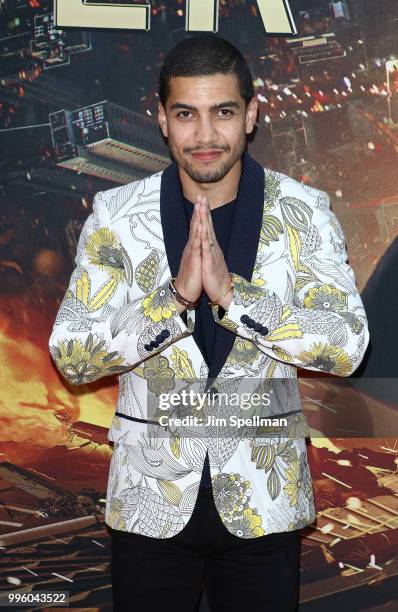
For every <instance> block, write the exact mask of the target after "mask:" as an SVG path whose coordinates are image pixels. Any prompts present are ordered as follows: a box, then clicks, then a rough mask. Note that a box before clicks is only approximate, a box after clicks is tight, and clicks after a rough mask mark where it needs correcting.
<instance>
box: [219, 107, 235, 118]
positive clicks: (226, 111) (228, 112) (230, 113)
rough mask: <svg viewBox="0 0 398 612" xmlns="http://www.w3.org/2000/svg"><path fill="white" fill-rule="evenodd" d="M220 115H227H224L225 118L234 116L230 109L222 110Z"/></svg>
mask: <svg viewBox="0 0 398 612" xmlns="http://www.w3.org/2000/svg"><path fill="white" fill-rule="evenodd" d="M219 112H220V113H227V114H223V115H222V116H223V117H229V116H230V115H233V112H232V111H231V110H230V109H229V108H221V109H220V110H219Z"/></svg>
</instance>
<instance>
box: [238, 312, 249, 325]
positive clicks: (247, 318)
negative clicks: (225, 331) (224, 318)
mask: <svg viewBox="0 0 398 612" xmlns="http://www.w3.org/2000/svg"><path fill="white" fill-rule="evenodd" d="M240 320H241V321H242V323H247V322H248V321H250V318H249V317H248V316H247V315H246V314H244V315H242V316H241V318H240Z"/></svg>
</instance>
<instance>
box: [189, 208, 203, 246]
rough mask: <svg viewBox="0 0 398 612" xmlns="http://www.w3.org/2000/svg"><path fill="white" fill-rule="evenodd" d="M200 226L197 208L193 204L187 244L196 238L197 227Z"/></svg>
mask: <svg viewBox="0 0 398 612" xmlns="http://www.w3.org/2000/svg"><path fill="white" fill-rule="evenodd" d="M200 224H201V219H200V214H199V206H198V205H197V204H195V207H194V211H193V213H192V217H191V222H190V225H189V238H188V242H190V241H192V240H193V239H194V238H195V236H196V231H197V226H198V225H200Z"/></svg>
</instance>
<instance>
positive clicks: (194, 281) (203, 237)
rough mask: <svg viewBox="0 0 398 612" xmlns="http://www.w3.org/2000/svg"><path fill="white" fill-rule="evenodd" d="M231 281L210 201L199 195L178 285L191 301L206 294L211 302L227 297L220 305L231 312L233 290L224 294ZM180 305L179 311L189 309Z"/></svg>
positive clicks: (177, 279)
mask: <svg viewBox="0 0 398 612" xmlns="http://www.w3.org/2000/svg"><path fill="white" fill-rule="evenodd" d="M229 282H230V275H229V272H228V268H227V266H226V263H225V259H224V255H223V252H222V250H221V248H220V245H219V244H218V241H217V237H216V234H215V231H214V227H213V221H212V218H211V211H210V204H209V201H208V199H207V198H206V197H205V196H201V195H198V196H197V198H196V203H195V208H194V212H193V215H192V219H191V223H190V229H189V237H188V241H187V244H186V245H185V248H184V251H183V254H182V257H181V264H180V269H179V272H178V274H177V277H176V279H175V282H174V285H175V287H176V289H177V290H178V292H179V293H181V295H182V296H183V297H185V298H186V299H188V300H190V301H196V300H198V299H199V298H200V295H201V293H202V291H205V293H206V295H207V296H208V298H209V300H210V301H211V302H215V301H216V300H217V299H218V298H219V297H220V296H223V297H222V298H221V299H220V300H219V301H218V304H219V305H220V306H222V307H223V308H224V309H227V308H228V306H229V304H230V302H231V300H232V291H231V290H230V291H228V293H227V294H226V295H223V294H224V293H225V292H226V291H227V288H228V286H229ZM177 304H178V306H177V308H178V311H179V312H182V311H183V310H184V309H185V307H184V306H183V305H182V304H180V303H179V302H177Z"/></svg>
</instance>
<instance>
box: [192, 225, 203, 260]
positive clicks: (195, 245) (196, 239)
mask: <svg viewBox="0 0 398 612" xmlns="http://www.w3.org/2000/svg"><path fill="white" fill-rule="evenodd" d="M201 229H202V225H201V224H200V223H197V224H196V226H195V233H194V234H193V238H192V242H191V252H192V253H193V254H194V255H198V254H199V255H200V249H201Z"/></svg>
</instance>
